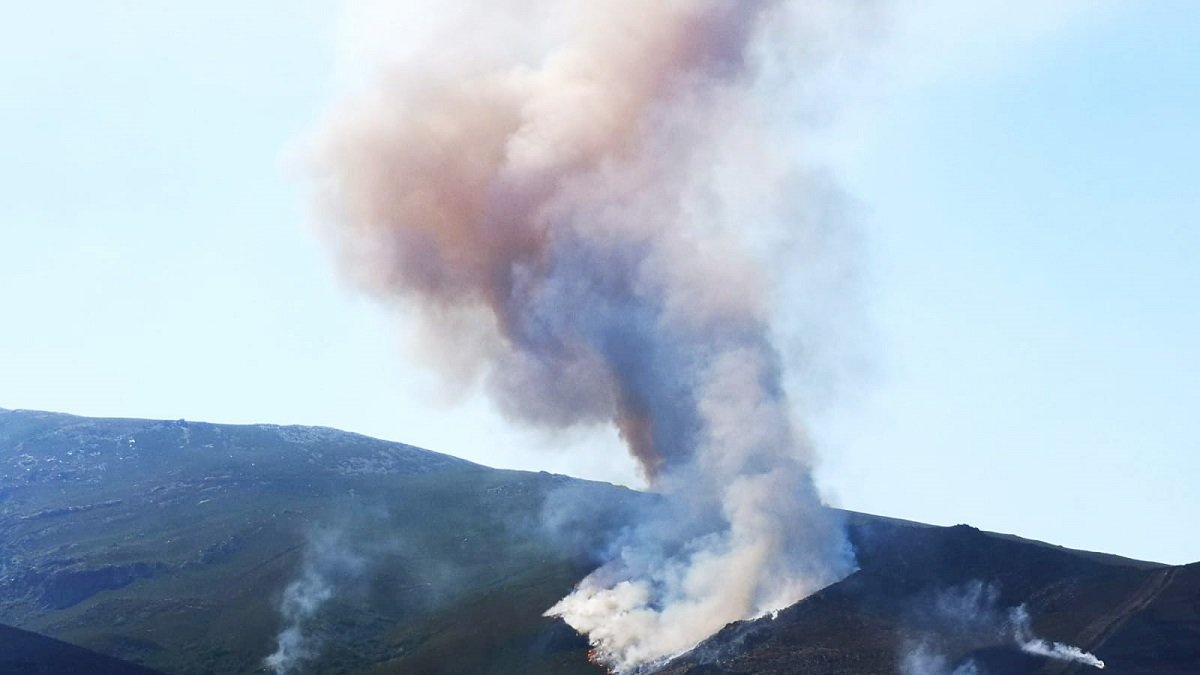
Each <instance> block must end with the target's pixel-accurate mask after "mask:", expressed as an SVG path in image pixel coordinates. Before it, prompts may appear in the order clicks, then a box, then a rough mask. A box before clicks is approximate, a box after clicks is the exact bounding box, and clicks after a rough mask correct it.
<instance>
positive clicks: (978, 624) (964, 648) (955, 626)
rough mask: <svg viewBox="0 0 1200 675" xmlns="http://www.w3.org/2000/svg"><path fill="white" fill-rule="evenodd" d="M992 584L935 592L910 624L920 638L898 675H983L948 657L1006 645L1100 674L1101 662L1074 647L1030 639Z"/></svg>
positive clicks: (1024, 623)
mask: <svg viewBox="0 0 1200 675" xmlns="http://www.w3.org/2000/svg"><path fill="white" fill-rule="evenodd" d="M999 598H1000V591H999V589H998V588H997V587H996V585H995V584H990V583H983V582H981V581H971V582H969V583H966V584H963V585H961V586H955V587H953V588H948V589H943V590H941V591H940V592H938V593H937V595H936V598H935V599H934V602H933V603H932V606H931V607H929V608H926V611H924V612H922V613H921V616H919V617H915V621H914V623H916V624H918V625H921V624H923V625H924V629H925V630H924V633H925V634H924V635H923V636H921V637H920V638H913V639H910V640H908V643H907V645H906V646H905V649H904V650H903V653H902V654H901V656H900V664H899V670H900V673H901V675H985V671H984V669H983V667H982V666H980V665H979V664H978V663H976V662H975V661H973V660H971V659H966V660H964V661H961V662H957V663H956V662H954V661H953V660H952V659H951V657H950V656H948V654H951V653H954V654H961V653H969V652H971V651H975V650H979V649H983V648H987V647H995V646H1006V647H1015V648H1017V649H1019V650H1021V651H1022V652H1024V653H1026V654H1031V655H1033V656H1037V657H1041V658H1046V659H1052V660H1056V661H1064V662H1067V663H1077V664H1080V665H1085V666H1091V667H1092V668H1097V669H1103V668H1104V661H1101V660H1100V659H1098V658H1096V656H1095V655H1094V654H1090V653H1088V652H1086V651H1084V650H1082V649H1080V648H1079V647H1074V646H1071V645H1066V644H1063V643H1061V642H1052V641H1049V640H1043V639H1042V638H1039V637H1037V636H1035V635H1034V633H1033V624H1032V620H1031V618H1030V616H1029V611H1028V610H1027V609H1026V608H1025V606H1024V605H1018V606H1016V607H1011V608H1009V609H1008V610H1001V609H1000V608H999Z"/></svg>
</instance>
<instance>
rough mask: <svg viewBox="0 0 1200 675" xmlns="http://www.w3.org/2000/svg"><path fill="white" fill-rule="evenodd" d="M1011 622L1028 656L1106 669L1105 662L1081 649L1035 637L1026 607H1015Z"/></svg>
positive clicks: (1014, 634) (1016, 638)
mask: <svg viewBox="0 0 1200 675" xmlns="http://www.w3.org/2000/svg"><path fill="white" fill-rule="evenodd" d="M1010 620H1011V621H1012V624H1013V638H1014V639H1015V640H1016V641H1017V644H1018V645H1019V646H1020V647H1021V651H1023V652H1025V653H1026V654H1034V655H1036V656H1044V657H1046V658H1048V659H1055V660H1057V661H1070V662H1073V663H1082V664H1083V665H1085V666H1091V667H1093V668H1099V669H1101V670H1103V669H1104V662H1103V661H1101V660H1100V659H1098V658H1096V656H1095V655H1094V654H1090V653H1088V652H1085V651H1083V650H1082V649H1080V648H1079V647H1074V646H1072V645H1065V644H1063V643H1061V642H1049V641H1047V640H1043V639H1041V638H1039V637H1036V636H1034V634H1033V628H1032V626H1031V625H1030V619H1029V612H1028V611H1026V609H1025V606H1024V605H1021V606H1020V607H1014V608H1013V609H1012V610H1011V611H1010Z"/></svg>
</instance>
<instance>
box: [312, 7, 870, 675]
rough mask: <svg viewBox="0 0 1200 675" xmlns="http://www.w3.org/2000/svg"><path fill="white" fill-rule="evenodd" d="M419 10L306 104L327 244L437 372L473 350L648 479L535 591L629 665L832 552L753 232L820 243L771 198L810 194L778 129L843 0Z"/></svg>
mask: <svg viewBox="0 0 1200 675" xmlns="http://www.w3.org/2000/svg"><path fill="white" fill-rule="evenodd" d="M440 11H441V12H442V13H444V14H445V19H446V20H445V21H444V22H443V23H442V25H440V27H439V30H438V31H436V32H434V33H433V34H432V35H431V36H426V38H427V39H425V41H424V42H423V43H421V44H422V45H424V46H419V45H418V46H414V47H412V48H411V49H410V50H409V52H410V53H408V54H407V56H406V57H405V58H404V59H403V60H401V61H399V62H396V63H392V64H389V65H388V66H387V67H385V68H383V69H382V70H381V71H380V73H379V74H378V77H376V78H375V79H374V80H373V81H372V82H371V83H370V84H369V85H368V86H367V87H365V88H363V89H362V90H361V91H359V92H358V93H357V94H356V95H354V96H351V97H350V99H349V100H348V101H347V102H346V104H345V105H343V106H341V107H340V108H339V109H338V110H337V111H336V112H335V113H334V114H333V115H332V116H331V118H330V120H329V122H328V124H327V126H326V127H325V129H324V133H323V134H322V136H321V140H320V142H319V144H318V147H319V149H318V153H317V154H318V177H317V179H318V190H319V193H320V203H321V207H322V209H323V214H324V216H325V218H326V219H327V220H328V221H329V222H331V223H332V224H333V227H332V228H331V232H332V235H333V237H334V239H335V240H336V242H337V245H338V249H339V252H340V254H341V256H342V262H343V267H344V268H345V269H346V270H347V271H348V272H349V273H350V274H351V275H353V277H354V279H355V280H356V281H357V282H359V283H360V284H362V285H363V286H364V287H365V288H367V289H369V290H370V291H372V292H374V293H376V294H378V295H379V296H381V297H382V298H384V299H386V300H388V301H389V302H392V301H397V302H398V304H399V306H401V307H403V308H405V309H406V310H410V311H412V312H413V313H414V314H415V315H416V316H418V317H419V318H420V320H421V330H422V336H423V337H422V339H423V344H424V345H425V349H426V354H427V356H428V357H429V359H430V360H431V361H432V362H433V363H434V364H436V365H437V366H438V367H440V368H441V369H442V370H443V371H444V372H445V373H446V374H447V375H448V376H449V377H463V376H476V375H479V376H482V377H483V378H484V382H485V385H486V388H487V391H488V392H489V394H490V396H491V398H492V400H493V401H494V402H495V405H496V406H497V407H498V408H499V409H500V410H501V411H502V412H504V413H505V414H506V415H508V416H509V417H511V418H512V419H514V420H519V421H522V422H526V423H530V424H533V425H536V426H541V427H544V428H550V429H555V428H567V427H573V426H578V425H597V424H608V423H611V424H613V425H615V426H616V428H617V429H618V431H619V433H620V436H621V438H622V439H623V441H624V442H625V444H626V445H627V446H628V449H629V451H630V452H631V453H632V454H633V455H634V456H635V457H636V459H637V460H638V462H639V465H640V468H641V470H642V472H643V474H644V476H645V477H646V479H647V480H648V481H649V482H650V484H651V485H652V487H653V488H654V489H656V490H657V491H659V492H661V493H662V494H663V495H665V496H666V497H667V499H665V500H663V504H664V505H663V506H662V507H661V508H660V509H659V510H658V511H656V513H654V514H652V515H649V516H647V517H646V518H645V519H644V520H643V521H642V522H640V523H639V524H638V525H637V526H636V527H633V528H631V529H629V530H627V531H626V532H625V533H624V535H623V536H622V538H621V539H620V540H619V541H618V542H615V543H614V545H613V546H612V547H611V548H610V551H611V559H610V561H609V562H608V563H607V564H605V565H603V566H602V567H601V568H600V569H598V570H596V572H594V573H593V574H592V575H590V576H589V577H587V578H586V579H585V580H583V582H581V583H580V584H579V586H578V587H577V588H576V589H575V591H574V592H573V593H571V594H570V595H569V596H568V597H566V598H564V599H563V600H562V601H561V602H559V603H558V604H557V605H555V606H554V607H553V608H551V609H550V610H549V614H551V615H555V616H561V617H562V618H563V619H564V620H566V621H567V622H568V623H569V624H570V625H571V626H573V627H574V628H576V629H577V630H579V631H581V632H583V633H586V634H587V635H588V637H589V639H590V641H591V643H592V645H593V647H594V654H595V655H596V658H597V659H598V660H599V661H600V662H602V663H604V664H606V665H607V666H609V667H611V668H614V669H616V670H621V671H631V670H634V669H636V668H638V667H641V666H642V665H644V664H648V663H653V662H655V661H657V660H659V659H662V658H665V657H669V656H671V655H674V654H677V653H680V652H682V651H685V650H687V649H688V648H690V647H692V646H693V645H695V644H696V643H697V642H699V641H700V640H702V639H703V638H705V637H707V636H708V635H709V634H711V633H713V632H714V631H715V630H717V629H719V628H720V627H721V626H723V625H725V624H726V623H728V622H730V621H734V620H738V619H745V618H749V617H753V616H757V615H761V614H764V613H766V612H769V611H771V610H775V609H778V608H780V607H783V606H786V605H789V604H791V603H794V602H795V601H797V600H799V599H800V598H802V597H804V596H806V595H807V594H810V593H812V592H813V591H815V590H817V589H819V588H821V587H823V586H825V585H828V584H829V583H832V582H834V581H836V580H838V579H840V578H842V577H843V576H845V575H846V574H847V573H848V572H849V571H850V570H851V569H852V568H853V558H852V554H851V553H850V550H849V546H848V545H847V543H846V540H845V536H844V533H843V529H842V527H841V524H840V523H839V522H838V521H837V519H836V518H835V517H834V516H833V515H831V514H830V512H828V511H827V510H826V509H824V508H823V506H822V504H821V502H820V498H819V496H818V494H817V491H816V489H815V487H814V485H813V481H812V476H811V467H812V462H813V453H812V448H811V444H810V441H809V440H808V438H806V435H805V433H804V431H803V429H801V428H800V427H799V425H798V423H797V421H796V419H794V411H793V406H792V404H791V403H790V402H789V400H788V397H787V395H786V392H785V386H784V385H785V378H784V372H783V368H782V359H781V356H780V354H779V353H778V352H777V350H776V348H775V347H774V345H773V335H772V321H771V319H772V317H771V311H770V310H771V305H772V297H771V290H772V288H773V285H774V283H775V281H776V279H775V277H774V273H775V271H776V270H774V269H771V268H770V267H769V266H768V265H767V264H766V261H768V260H769V259H770V257H771V256H768V255H764V249H769V250H770V251H771V252H777V251H779V250H791V251H797V250H798V251H799V253H798V254H797V255H796V256H795V257H794V258H793V259H792V260H791V263H792V264H794V265H807V264H811V263H812V261H813V260H820V259H821V256H822V254H823V249H822V235H821V232H822V227H824V226H825V225H827V224H825V223H820V224H818V225H816V226H813V227H809V228H808V229H804V228H803V227H802V223H799V222H796V223H792V222H790V220H791V219H793V218H796V216H797V214H800V213H825V212H828V211H830V210H831V209H830V208H828V205H829V203H831V201H833V200H834V199H835V197H834V196H833V195H832V194H831V191H830V190H829V189H828V188H827V187H826V186H827V184H828V181H827V180H825V179H823V178H820V177H819V172H813V171H809V170H804V169H802V168H799V167H798V164H799V160H800V156H799V155H798V154H796V152H795V151H796V148H797V145H798V144H797V142H796V139H797V137H802V135H803V134H802V132H803V131H804V130H805V129H806V128H807V127H806V125H807V124H809V123H811V121H812V120H813V119H816V118H819V117H820V116H821V114H822V108H823V105H822V103H821V102H820V101H818V100H816V99H817V98H818V97H816V96H814V95H812V92H814V91H816V90H817V88H818V87H817V83H818V82H820V80H821V78H822V77H823V75H824V73H825V69H827V68H828V67H829V64H830V63H832V62H835V61H837V59H838V58H840V57H842V56H843V55H842V54H840V53H839V51H838V50H839V40H840V39H841V38H839V37H838V36H839V35H841V33H844V32H846V31H851V32H852V31H853V25H854V24H855V22H856V21H857V20H858V17H859V14H860V13H861V11H862V7H861V6H860V5H858V4H855V3H843V2H797V3H783V2H776V1H772V0H746V1H737V2H731V1H729V0H663V1H661V2H642V1H640V0H638V1H635V0H501V1H497V0H488V1H487V2H484V1H483V0H475V1H468V0H462V1H460V2H457V3H456V2H443V3H441V10H440ZM806 92H807V93H806ZM806 96H807V97H808V98H807V99H805V97H806ZM800 99H805V102H804V103H802V104H801V105H793V103H789V102H788V101H792V102H794V101H796V100H800ZM793 225H794V226H795V227H794V228H793V227H792V226H793ZM784 244H787V245H788V246H790V247H791V248H785V246H784ZM825 262H828V261H825ZM831 267H833V268H839V267H840V264H839V263H834V264H832V265H831Z"/></svg>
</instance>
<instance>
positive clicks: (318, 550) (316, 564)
mask: <svg viewBox="0 0 1200 675" xmlns="http://www.w3.org/2000/svg"><path fill="white" fill-rule="evenodd" d="M363 565H364V560H363V558H361V557H359V556H357V555H355V554H354V553H352V552H351V551H350V550H349V549H348V547H347V546H346V544H345V542H344V541H343V538H342V536H341V533H340V531H339V530H335V529H331V530H320V531H317V532H315V533H314V534H313V535H312V536H311V537H310V538H309V541H308V546H307V548H306V549H305V553H304V563H303V567H302V568H301V572H300V575H299V576H298V577H297V578H296V579H295V580H294V581H292V582H291V583H290V584H288V586H287V588H286V589H284V592H283V598H282V600H281V601H280V606H279V613H280V615H281V616H282V618H283V623H284V626H283V629H282V630H281V631H280V632H279V635H278V636H276V639H275V642H276V647H275V651H274V652H272V653H271V655H270V656H268V657H267V658H266V659H265V660H264V661H263V665H264V666H266V667H267V668H269V669H270V670H271V671H272V672H274V673H276V675H286V674H287V673H294V672H297V671H298V670H299V669H300V668H301V666H303V664H304V663H305V662H307V661H310V660H312V659H313V658H316V657H317V656H318V649H319V646H320V644H319V639H318V638H317V637H316V636H314V635H313V634H312V633H311V631H310V630H309V628H310V626H309V624H310V622H311V621H312V619H313V617H315V616H316V615H317V613H318V612H319V611H320V609H321V607H322V606H324V605H325V603H327V602H328V601H329V600H330V599H332V598H333V596H334V594H335V590H336V587H337V581H338V580H339V579H341V578H344V577H347V576H353V575H356V574H358V573H359V572H360V571H361V570H362V568H363Z"/></svg>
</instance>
